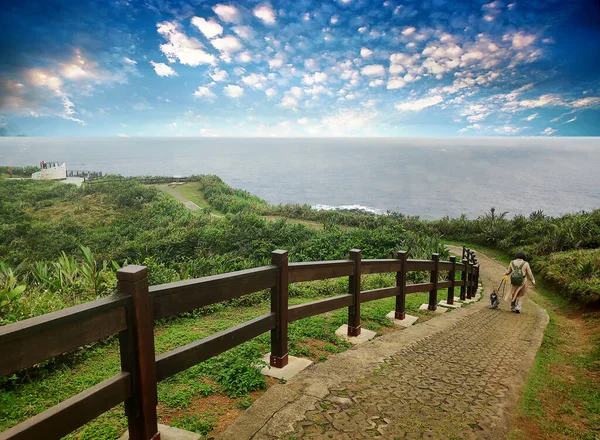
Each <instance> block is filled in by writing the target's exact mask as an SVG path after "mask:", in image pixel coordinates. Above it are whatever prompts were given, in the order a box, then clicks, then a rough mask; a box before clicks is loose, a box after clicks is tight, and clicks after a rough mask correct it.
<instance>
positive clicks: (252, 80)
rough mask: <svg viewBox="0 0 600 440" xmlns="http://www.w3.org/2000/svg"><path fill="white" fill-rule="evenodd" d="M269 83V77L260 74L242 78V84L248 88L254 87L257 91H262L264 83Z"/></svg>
mask: <svg viewBox="0 0 600 440" xmlns="http://www.w3.org/2000/svg"><path fill="white" fill-rule="evenodd" d="M266 81H267V77H266V76H264V75H262V74H260V73H251V74H250V75H247V76H245V77H243V78H242V82H243V83H244V84H246V85H247V86H250V87H254V88H255V89H259V90H262V89H263V86H264V85H263V83H264V82H266Z"/></svg>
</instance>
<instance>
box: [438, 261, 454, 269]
mask: <svg viewBox="0 0 600 440" xmlns="http://www.w3.org/2000/svg"><path fill="white" fill-rule="evenodd" d="M439 269H440V270H452V263H451V262H449V261H440V265H439Z"/></svg>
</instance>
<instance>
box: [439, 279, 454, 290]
mask: <svg viewBox="0 0 600 440" xmlns="http://www.w3.org/2000/svg"><path fill="white" fill-rule="evenodd" d="M448 287H452V281H440V282H439V283H438V289H447V288H448Z"/></svg>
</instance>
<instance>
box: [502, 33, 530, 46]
mask: <svg viewBox="0 0 600 440" xmlns="http://www.w3.org/2000/svg"><path fill="white" fill-rule="evenodd" d="M504 38H505V39H511V40H512V46H513V48H515V49H517V50H521V49H524V48H525V47H527V46H530V45H531V44H533V43H534V42H535V40H536V37H535V35H526V34H525V33H524V32H517V33H516V34H514V35H512V38H511V37H510V36H506V35H505V36H504Z"/></svg>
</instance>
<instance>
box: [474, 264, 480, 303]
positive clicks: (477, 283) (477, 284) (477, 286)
mask: <svg viewBox="0 0 600 440" xmlns="http://www.w3.org/2000/svg"><path fill="white" fill-rule="evenodd" d="M473 283H474V286H473V296H475V295H477V290H478V289H479V261H477V258H475V276H474V277H473Z"/></svg>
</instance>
